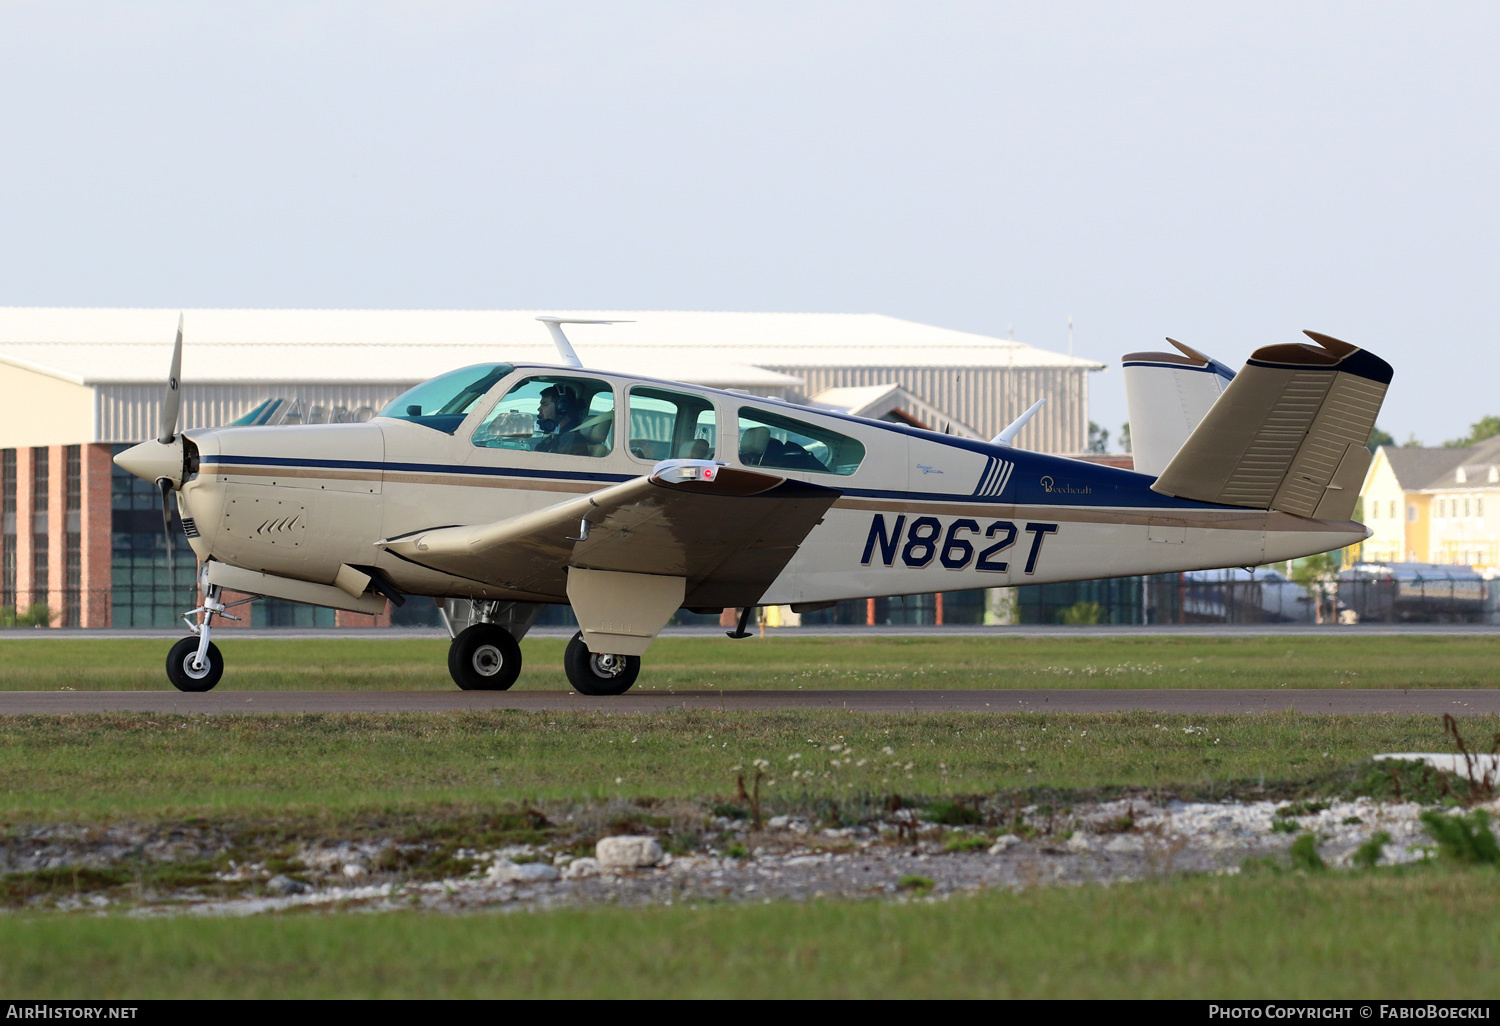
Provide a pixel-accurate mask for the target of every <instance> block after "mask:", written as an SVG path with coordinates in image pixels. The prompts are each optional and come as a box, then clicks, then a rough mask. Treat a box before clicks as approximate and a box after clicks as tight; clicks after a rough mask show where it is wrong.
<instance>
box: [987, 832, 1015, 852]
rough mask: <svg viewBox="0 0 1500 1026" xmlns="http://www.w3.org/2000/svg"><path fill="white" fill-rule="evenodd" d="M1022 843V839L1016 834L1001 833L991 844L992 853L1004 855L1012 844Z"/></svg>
mask: <svg viewBox="0 0 1500 1026" xmlns="http://www.w3.org/2000/svg"><path fill="white" fill-rule="evenodd" d="M1020 843H1021V839H1020V838H1019V837H1017V836H1016V835H1015V834H1001V835H1000V836H999V837H997V838H995V843H994V844H992V845H990V854H991V855H1003V854H1005V852H1006V851H1008V850H1009V849H1010V847H1011V845H1014V844H1020Z"/></svg>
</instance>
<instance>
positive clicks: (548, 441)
mask: <svg viewBox="0 0 1500 1026" xmlns="http://www.w3.org/2000/svg"><path fill="white" fill-rule="evenodd" d="M583 413H584V411H583V402H582V400H581V399H580V398H579V396H578V393H577V391H575V390H574V388H573V386H571V385H566V384H562V383H558V384H555V385H549V386H548V387H547V388H544V389H542V396H541V399H540V401H539V402H538V403H537V411H536V426H537V430H538V431H541V432H543V435H542V438H541V440H540V441H539V442H537V443H536V447H535V451H537V452H560V453H570V454H573V455H576V456H587V455H589V442H588V439H586V438H584V437H583V435H581V434H579V432H578V425H579V423H580V422H581V421H582V420H583Z"/></svg>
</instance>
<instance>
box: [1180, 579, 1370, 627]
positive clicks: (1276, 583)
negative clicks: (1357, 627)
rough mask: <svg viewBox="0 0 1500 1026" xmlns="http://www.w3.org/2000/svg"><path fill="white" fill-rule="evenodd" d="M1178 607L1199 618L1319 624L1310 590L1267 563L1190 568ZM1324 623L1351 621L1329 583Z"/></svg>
mask: <svg viewBox="0 0 1500 1026" xmlns="http://www.w3.org/2000/svg"><path fill="white" fill-rule="evenodd" d="M1182 585H1183V595H1182V612H1183V615H1184V618H1185V619H1187V620H1189V621H1192V622H1197V623H1317V622H1319V618H1318V614H1317V608H1316V606H1314V604H1313V596H1312V595H1311V594H1310V593H1309V590H1308V589H1307V588H1306V587H1304V586H1303V585H1301V584H1298V583H1297V582H1296V581H1293V580H1290V579H1289V578H1288V577H1287V576H1286V575H1285V574H1283V573H1281V572H1279V571H1277V570H1273V569H1271V568H1270V567H1257V568H1256V569H1254V570H1241V569H1238V568H1230V569H1227V570H1191V571H1188V572H1187V573H1184V574H1183V575H1182ZM1324 590H1325V594H1324V595H1323V596H1322V599H1323V617H1322V622H1323V623H1335V622H1337V623H1349V622H1351V620H1352V614H1351V611H1350V610H1348V609H1347V608H1345V607H1344V605H1343V604H1342V603H1340V602H1338V600H1337V598H1336V597H1335V594H1334V592H1335V588H1334V586H1333V582H1331V581H1330V582H1327V583H1326V584H1325V585H1324Z"/></svg>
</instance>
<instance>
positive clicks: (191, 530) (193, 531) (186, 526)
mask: <svg viewBox="0 0 1500 1026" xmlns="http://www.w3.org/2000/svg"><path fill="white" fill-rule="evenodd" d="M182 533H183V534H185V535H187V536H188V537H189V538H196V537H198V525H197V524H196V523H194V522H193V518H192V517H183V518H182Z"/></svg>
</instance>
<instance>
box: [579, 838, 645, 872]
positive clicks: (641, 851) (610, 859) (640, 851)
mask: <svg viewBox="0 0 1500 1026" xmlns="http://www.w3.org/2000/svg"><path fill="white" fill-rule="evenodd" d="M661 856H662V851H661V845H660V844H658V843H656V838H654V837H633V836H630V835H628V834H627V835H622V836H620V837H606V838H603V839H602V840H601V841H600V842H599V843H598V844H596V845H595V846H594V857H595V858H596V859H598V860H599V865H601V866H603V867H604V868H606V869H643V868H645V867H647V866H654V865H656V864H657V863H658V862H660V861H661Z"/></svg>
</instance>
